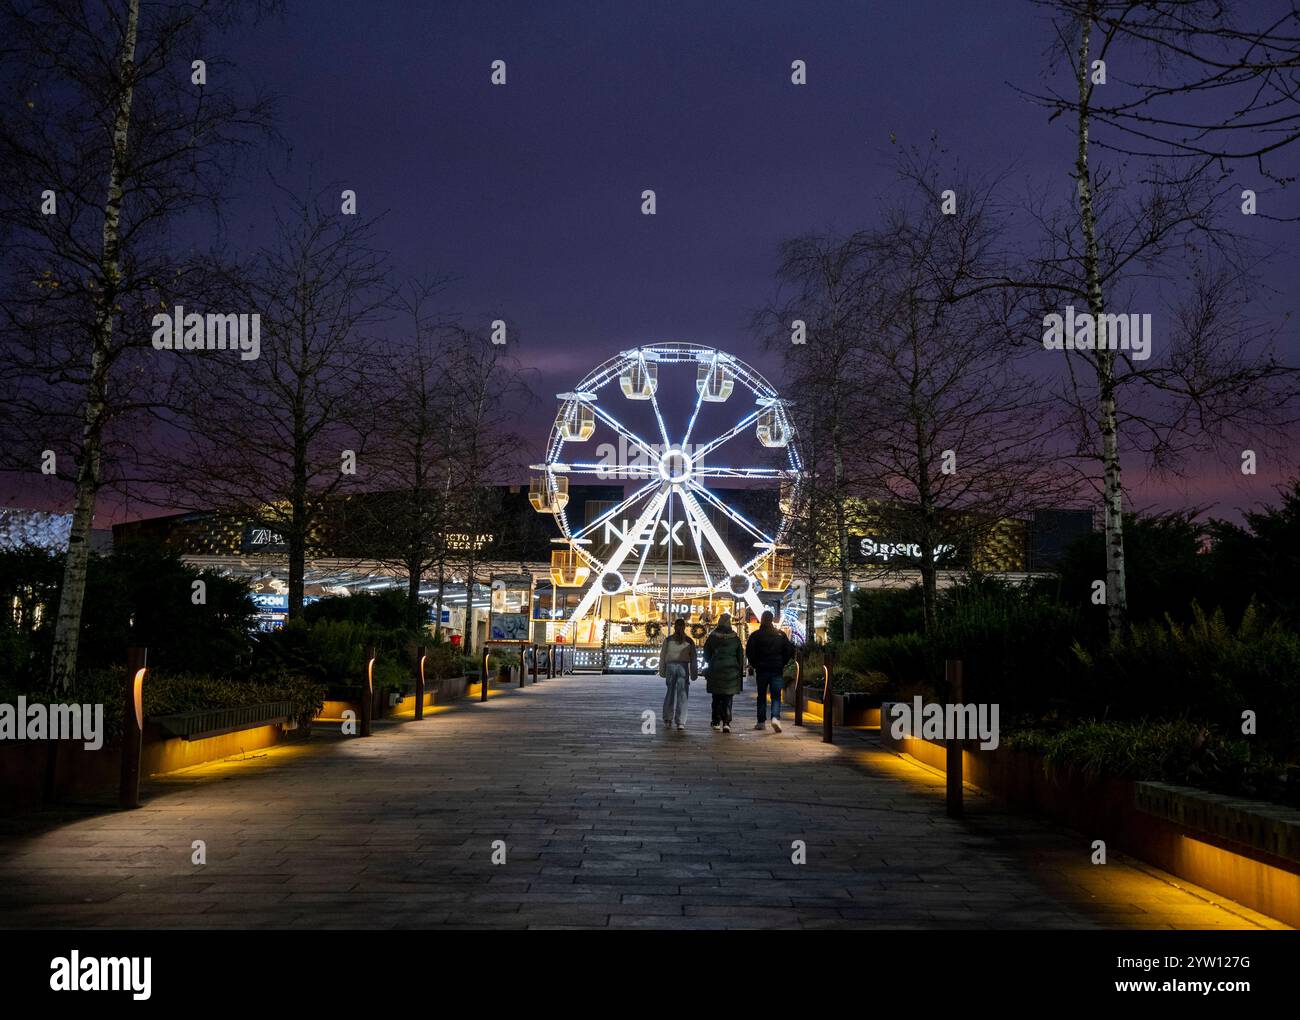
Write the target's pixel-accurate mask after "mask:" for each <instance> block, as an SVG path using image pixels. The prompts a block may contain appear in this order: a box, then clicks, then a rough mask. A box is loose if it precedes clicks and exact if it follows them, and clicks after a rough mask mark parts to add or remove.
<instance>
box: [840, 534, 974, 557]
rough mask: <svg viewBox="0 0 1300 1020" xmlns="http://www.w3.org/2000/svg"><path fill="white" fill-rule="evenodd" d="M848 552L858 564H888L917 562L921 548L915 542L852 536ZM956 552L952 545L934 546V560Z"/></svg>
mask: <svg viewBox="0 0 1300 1020" xmlns="http://www.w3.org/2000/svg"><path fill="white" fill-rule="evenodd" d="M849 548H850V550H851V551H852V552H853V553H854V554H855V555H854V557H853V558H854V559H855V560H856V561H857V562H859V563H890V562H894V561H896V560H919V559H920V558H921V547H920V546H919V545H917V544H916V543H915V542H886V541H881V540H878V539H876V538H875V537H874V536H871V535H853V536H852V537H851V541H850V547H849ZM956 551H957V547H956V546H953V545H936V546H935V547H934V558H935V560H936V561H937V560H941V559H943V558H944V557H945V556H949V555H951V554H952V553H954V552H956Z"/></svg>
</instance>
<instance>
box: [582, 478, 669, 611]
mask: <svg viewBox="0 0 1300 1020" xmlns="http://www.w3.org/2000/svg"><path fill="white" fill-rule="evenodd" d="M668 494H669V487H668V486H667V485H662V486H660V488H659V491H658V492H657V493H656V494H655V495H654V496H653V497H651V499H650V501H649V502H648V503H647V504H646V508H645V509H644V510H642V511H641V515H640V516H639V517H638V518H637V519H636V523H635V524H633V525H632V527H630V528H628V530H627V534H625V535H624V536H623V539H622V541H621V542H619V544H618V548H617V549H615V550H614V552H613V555H611V556H610V557H609V559H608V560H607V561H606V562H605V564H604V573H603V574H601V575H600V576H598V577H594V578H593V579H592V583H591V587H589V588H588V589H587V591H586V592H585V593H584V594H583V596H582V598H581V599H580V600H579V601H578V604H577V606H575V607H574V610H573V614H572V615H571V616H570V617H569V621H570V623H572V622H573V621H575V620H581V619H582V618H583V617H584V616H586V615H587V613H588V612H589V611H590V610H591V607H592V606H593V605H594V604H595V602H596V599H598V598H600V596H601V595H614V594H617V590H618V589H621V588H622V587H623V586H624V585H625V584H626V582H625V581H623V576H622V574H620V573H619V570H618V568H619V567H621V566H622V565H623V561H624V560H625V559H627V554H628V553H629V552H631V551H632V547H633V546H634V545H636V544H637V542H638V541H639V540H640V538H641V534H642V532H644V531H645V528H646V525H647V524H649V523H650V521H651V519H653V518H657V516H658V514H659V513H660V512H661V511H662V510H663V506H664V500H665V499H667V497H668ZM607 577H612V578H613V579H614V580H616V581H617V582H618V589H616V590H615V591H610V590H608V588H607V587H606V585H605V583H604V582H605V579H606V578H607Z"/></svg>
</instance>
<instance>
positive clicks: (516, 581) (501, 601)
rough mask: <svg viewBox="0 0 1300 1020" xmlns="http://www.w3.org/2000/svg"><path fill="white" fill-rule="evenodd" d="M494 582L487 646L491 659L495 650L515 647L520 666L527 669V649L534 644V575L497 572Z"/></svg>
mask: <svg viewBox="0 0 1300 1020" xmlns="http://www.w3.org/2000/svg"><path fill="white" fill-rule="evenodd" d="M491 582H492V598H491V600H490V601H489V603H488V631H487V634H488V636H487V641H486V642H485V643H484V648H485V649H486V651H487V653H488V657H489V659H490V658H491V657H492V655H493V653H494V652H495V653H500V652H503V651H506V650H508V649H514V650H515V651H516V652H517V653H518V655H519V668H520V670H524V669H525V668H526V667H525V662H524V659H525V655H524V651H525V649H526V648H528V647H529V646H530V645H531V644H532V640H531V638H530V637H529V609H530V606H529V603H530V602H531V601H532V592H533V576H532V574H528V573H519V574H493V575H492V578H491Z"/></svg>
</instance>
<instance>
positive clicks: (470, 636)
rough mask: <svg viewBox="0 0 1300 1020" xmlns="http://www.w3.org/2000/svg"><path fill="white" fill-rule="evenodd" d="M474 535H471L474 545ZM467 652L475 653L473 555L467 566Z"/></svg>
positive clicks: (471, 541)
mask: <svg viewBox="0 0 1300 1020" xmlns="http://www.w3.org/2000/svg"><path fill="white" fill-rule="evenodd" d="M473 544H474V537H473V536H472V535H471V536H470V545H471V546H473ZM465 654H466V655H473V654H474V558H473V557H472V556H471V557H470V559H469V563H468V564H467V566H466V568H465Z"/></svg>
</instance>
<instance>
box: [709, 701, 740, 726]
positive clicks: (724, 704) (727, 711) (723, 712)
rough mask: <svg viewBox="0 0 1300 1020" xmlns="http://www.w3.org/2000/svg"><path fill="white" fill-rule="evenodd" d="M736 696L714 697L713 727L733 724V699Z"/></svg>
mask: <svg viewBox="0 0 1300 1020" xmlns="http://www.w3.org/2000/svg"><path fill="white" fill-rule="evenodd" d="M734 697H735V695H734V694H715V695H714V696H713V725H714V726H717V725H719V724H721V723H728V724H730V722H731V699H732V698H734Z"/></svg>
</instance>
